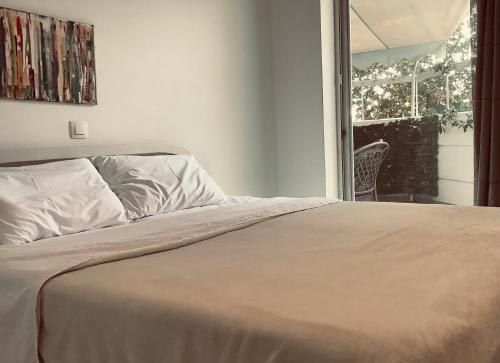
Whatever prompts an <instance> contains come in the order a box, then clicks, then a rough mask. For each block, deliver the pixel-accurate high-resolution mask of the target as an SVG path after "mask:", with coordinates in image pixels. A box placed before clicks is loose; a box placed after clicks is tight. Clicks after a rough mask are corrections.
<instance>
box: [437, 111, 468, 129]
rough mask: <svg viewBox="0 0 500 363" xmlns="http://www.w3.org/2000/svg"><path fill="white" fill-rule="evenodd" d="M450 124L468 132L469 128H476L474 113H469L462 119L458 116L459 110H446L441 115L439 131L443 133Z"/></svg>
mask: <svg viewBox="0 0 500 363" xmlns="http://www.w3.org/2000/svg"><path fill="white" fill-rule="evenodd" d="M448 126H451V127H456V128H458V129H462V130H464V132H467V130H469V129H473V128H474V119H473V118H472V114H471V113H469V114H467V117H466V118H465V119H460V118H459V117H458V113H457V110H453V109H451V110H445V111H444V113H443V114H442V115H441V116H440V117H439V123H438V128H439V133H441V134H442V133H443V132H445V131H446V128H447V127H448Z"/></svg>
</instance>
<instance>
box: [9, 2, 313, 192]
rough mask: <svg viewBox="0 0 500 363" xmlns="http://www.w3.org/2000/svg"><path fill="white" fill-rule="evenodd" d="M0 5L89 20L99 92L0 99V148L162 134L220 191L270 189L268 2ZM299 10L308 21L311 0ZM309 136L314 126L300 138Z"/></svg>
mask: <svg viewBox="0 0 500 363" xmlns="http://www.w3.org/2000/svg"><path fill="white" fill-rule="evenodd" d="M285 2H286V1H285ZM0 6H6V7H11V8H16V9H21V10H28V11H31V12H34V13H40V14H44V15H51V16H55V17H60V18H65V19H71V20H76V21H81V22H87V23H92V24H94V25H95V31H96V35H95V36H96V57H97V82H98V83H97V87H98V88H97V92H98V102H99V105H98V106H96V107H89V106H73V105H60V104H47V103H35V102H20V101H0V149H1V148H4V149H5V148H14V147H23V148H24V147H30V146H32V147H37V146H64V145H73V144H80V143H82V142H83V143H87V144H106V143H123V142H141V141H164V142H168V143H171V144H177V145H180V146H183V147H186V148H188V149H190V150H192V151H193V152H195V153H197V154H199V155H201V156H202V157H203V158H205V159H206V160H208V162H209V163H210V164H211V170H212V174H213V175H214V176H215V178H216V180H217V181H218V182H219V183H220V184H221V186H222V187H223V188H224V189H225V191H226V192H227V193H229V194H253V195H260V196H264V195H273V194H275V193H276V192H277V173H276V148H275V128H274V120H273V119H274V99H273V82H272V80H273V77H272V72H273V69H272V52H271V39H270V32H271V18H270V15H271V14H270V8H269V1H268V0H210V1H205V0H183V1H176V0H148V1H147V2H140V1H133V0H104V1H103V0H86V1H78V0H64V1H62V0H44V1H32V0H0ZM306 8H308V7H306ZM307 10H309V11H311V10H313V11H312V12H313V13H314V14H313V15H314V16H313V19H309V20H314V21H317V19H316V18H317V16H318V14H319V13H318V9H317V5H314V9H309V8H308V9H307ZM318 24H319V22H318ZM304 25H305V24H304ZM283 30H285V29H283ZM311 31H312V34H309V33H307V34H304V35H303V36H299V34H296V33H294V34H295V35H297V36H299V38H301V39H300V41H302V42H308V41H309V39H308V37H309V36H313V37H314V38H315V39H316V38H318V34H317V32H318V31H319V25H318V27H313V29H311ZM317 46H318V44H317V41H315V42H314V44H312V45H311V47H312V49H311V50H314V51H317ZM310 62H311V63H310ZM316 63H317V59H314V60H307V59H304V61H303V62H302V61H300V60H299V61H298V63H297V64H296V66H301V65H304V66H305V67H311V66H313V65H314V66H316V65H317V64H316ZM285 75H286V74H282V73H280V77H283V76H285ZM318 77H319V74H316V73H315V74H313V75H312V78H313V83H312V84H311V87H312V88H313V89H314V91H315V92H314V93H313V94H311V95H310V99H311V103H318V105H315V107H312V108H311V109H304V110H303V112H301V116H300V117H301V118H302V119H309V118H311V119H312V120H313V121H311V122H316V119H317V118H318V117H319V106H320V105H319V102H318V101H317V100H320V99H321V97H320V95H319V94H318V93H319V92H320V88H319V87H313V86H314V85H318V84H319V82H320V80H319V78H318ZM307 78H308V77H307ZM291 81H292V82H295V81H300V80H298V79H297V80H293V79H292V80H291ZM304 81H306V82H307V80H306V79H304ZM308 92H309V91H308ZM306 93H307V92H306ZM280 105H281V103H280ZM316 109H318V111H317V110H316ZM310 111H311V112H312V114H311V116H308V115H309V112H310ZM69 120H86V121H88V122H89V128H90V139H89V140H87V141H74V140H70V139H69V138H68V127H67V122H68V121H69ZM282 126H283V125H282V124H281V125H280V128H281V129H282ZM297 131H299V130H296V129H295V130H293V131H292V132H297ZM316 141H321V140H320V137H319V135H316V134H314V135H310V137H308V143H316ZM283 151H284V150H283V149H282V150H281V152H282V158H283V159H285V158H284V157H283ZM317 151H319V150H317ZM0 152H1V150H0ZM284 161H285V162H286V160H284ZM302 161H304V159H302ZM313 162H315V161H313ZM284 168H285V169H286V168H287V165H286V163H285V165H284ZM282 172H284V171H283V170H282ZM311 177H312V176H311ZM303 181H305V182H307V180H303ZM316 184H320V182H316V183H314V188H317V186H316ZM284 191H285V192H286V189H285V190H284Z"/></svg>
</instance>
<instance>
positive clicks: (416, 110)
mask: <svg viewBox="0 0 500 363" xmlns="http://www.w3.org/2000/svg"><path fill="white" fill-rule="evenodd" d="M405 1H406V0H401V1H400V2H403V3H404V2H405ZM365 2H366V1H365ZM406 2H408V6H409V5H410V2H409V1H406ZM363 4H364V3H363V1H362V0H358V1H355V2H353V5H352V7H357V8H356V9H355V10H356V12H355V15H354V18H355V19H358V20H359V21H357V22H356V23H355V24H354V23H353V26H352V34H351V37H352V44H353V54H352V59H353V67H352V77H353V79H352V118H353V139H354V148H355V185H356V200H358V201H363V200H379V201H392V202H413V203H447V204H461V205H472V204H473V120H472V77H471V36H472V34H471V27H470V15H469V13H468V9H467V8H464V9H463V12H461V14H464V13H467V14H466V15H465V17H463V18H457V19H448V20H453V21H456V22H455V24H456V25H455V26H454V27H450V28H448V29H444V27H438V26H437V25H436V27H435V29H434V28H433V29H431V30H435V33H436V34H437V33H439V32H440V36H437V35H436V36H434V38H433V35H432V34H433V33H432V32H431V31H429V32H427V33H428V34H429V35H428V36H427V38H425V39H423V38H422V35H421V34H419V33H418V32H417V31H416V30H415V29H414V28H409V27H407V26H403V25H401V26H400V25H398V23H397V22H395V23H394V24H395V25H394V27H393V29H392V32H399V34H398V37H397V41H396V40H395V39H396V38H395V37H394V36H393V35H392V34H391V32H390V31H387V30H384V28H383V27H381V26H378V25H376V24H378V23H380V22H382V23H383V22H387V21H391V16H392V15H391V11H392V9H391V8H390V7H389V6H388V8H387V9H379V10H382V11H377V13H376V14H375V13H373V12H371V10H370V9H372V8H371V7H370V6H364V5H363ZM386 4H390V2H383V3H380V6H382V7H383V6H387V5H386ZM421 10H422V11H419V12H418V15H411V16H418V17H420V19H417V18H416V19H413V20H412V21H414V22H415V23H416V22H418V20H421V23H422V24H427V25H426V26H428V25H429V22H427V21H426V19H422V18H425V17H426V14H427V12H426V9H421ZM445 10H446V9H445V8H443V14H442V16H443V18H445V17H446V16H447V15H448V14H447V12H446V11H445ZM435 11H436V9H434V15H432V16H435ZM453 13H454V14H455V13H456V14H459V13H460V11H458V12H457V11H455V12H453ZM381 14H383V16H384V19H377V17H376V16H378V17H380V16H382V15H381ZM399 15H400V14H399ZM399 15H398V14H396V13H395V14H394V17H397V16H399ZM429 16H430V15H429ZM393 20H394V21H396V20H397V19H396V18H395V19H393ZM427 20H428V19H427ZM453 21H451V22H450V23H453ZM371 25H373V26H371ZM431 27H432V25H431ZM367 31H369V32H371V33H372V35H373V37H371V38H370V37H368V36H367V34H368V33H367ZM405 32H406V33H405ZM427 33H426V34H427ZM445 33H446V37H445V38H447V39H448V40H447V41H442V39H445V38H443V34H445ZM439 38H441V39H439ZM373 39H377V40H378V42H379V44H378V45H377V44H376V43H375V42H374V41H373ZM368 40H370V42H369V43H370V44H368V43H367V44H365V43H366V42H368ZM364 42H365V43H364ZM402 42H404V44H402Z"/></svg>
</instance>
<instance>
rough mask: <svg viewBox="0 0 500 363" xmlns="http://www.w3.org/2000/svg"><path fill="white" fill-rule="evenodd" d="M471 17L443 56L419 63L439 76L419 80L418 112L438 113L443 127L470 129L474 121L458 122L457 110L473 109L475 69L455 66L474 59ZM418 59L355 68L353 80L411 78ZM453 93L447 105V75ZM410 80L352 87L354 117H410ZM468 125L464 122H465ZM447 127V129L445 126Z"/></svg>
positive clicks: (450, 40) (462, 25) (429, 58)
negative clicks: (366, 67)
mask: <svg viewBox="0 0 500 363" xmlns="http://www.w3.org/2000/svg"><path fill="white" fill-rule="evenodd" d="M472 36H473V34H472V33H471V30H470V26H469V19H466V20H465V21H464V22H463V23H462V24H461V25H460V26H459V28H458V29H457V31H456V32H455V33H454V34H453V35H452V36H451V38H450V39H449V40H448V43H447V49H446V50H447V52H446V57H445V58H444V59H438V58H437V57H436V56H427V57H425V58H423V59H421V60H420V61H419V63H418V71H419V72H425V71H435V72H437V73H439V75H438V76H436V77H433V78H429V79H426V80H424V81H420V82H418V111H419V114H420V115H430V114H438V115H440V116H441V118H442V120H443V121H442V124H443V125H444V126H446V125H451V126H454V127H460V128H463V129H464V130H465V131H467V130H468V129H469V128H471V127H472V121H470V122H469V121H467V122H466V121H459V120H458V118H457V117H456V116H457V112H466V111H470V110H471V109H472V71H471V67H470V66H468V67H465V68H464V69H462V70H457V69H456V64H457V63H460V62H463V61H469V60H471V58H472V52H471V37H472ZM414 69H415V62H413V61H409V60H407V59H402V60H400V61H399V62H397V63H396V64H393V65H391V66H389V67H386V66H384V65H381V64H379V63H376V64H373V65H372V66H370V67H369V68H368V69H358V68H356V67H354V68H353V70H352V73H353V82H357V81H369V80H377V79H391V78H399V77H411V76H412V75H413V71H414ZM447 76H448V85H449V92H450V105H449V106H450V107H449V109H447V107H446V77H447ZM411 88H412V86H411V83H410V82H407V83H399V84H397V83H395V84H387V85H375V86H368V87H362V88H361V87H356V88H354V89H353V94H352V102H353V118H354V119H356V120H360V119H362V113H363V109H364V118H365V119H369V120H373V119H384V118H402V117H410V116H411ZM463 122H465V124H463V125H462V123H463ZM443 130H444V128H443Z"/></svg>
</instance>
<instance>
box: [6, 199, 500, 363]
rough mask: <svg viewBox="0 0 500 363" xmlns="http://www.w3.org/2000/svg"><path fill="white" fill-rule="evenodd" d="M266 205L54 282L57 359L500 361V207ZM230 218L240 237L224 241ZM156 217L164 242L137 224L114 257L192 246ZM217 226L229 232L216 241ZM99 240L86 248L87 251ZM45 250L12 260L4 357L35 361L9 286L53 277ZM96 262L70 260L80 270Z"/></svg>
mask: <svg viewBox="0 0 500 363" xmlns="http://www.w3.org/2000/svg"><path fill="white" fill-rule="evenodd" d="M259 203H263V202H259ZM259 203H256V204H254V203H252V205H253V207H252V208H253V210H248V206H247V207H238V208H239V209H238V208H235V209H233V210H226V212H227V214H225V213H226V212H222V211H219V212H217V214H218V215H217V216H216V217H215V216H214V217H211V215H213V214H212V213H213V212H207V213H201V214H200V216H199V219H200V223H198V224H196V223H193V221H192V220H191V221H190V223H189V224H190V225H191V227H190V228H191V229H190V231H194V230H198V231H203V233H194V234H195V235H197V236H198V237H192V238H191V239H190V241H191V242H193V241H195V240H198V241H200V242H198V243H194V244H189V245H187V244H188V243H187V242H182V243H180V242H179V237H180V236H181V235H182V233H185V232H186V231H184V232H182V231H183V226H182V219H179V220H177V221H176V223H171V226H169V228H168V229H169V230H170V228H173V229H175V230H177V233H178V235H177V237H178V238H177V241H178V242H176V243H173V244H170V247H173V246H184V247H182V248H177V249H170V250H169V251H165V252H158V253H154V254H148V255H145V256H142V257H137V258H133V259H124V260H121V261H116V262H113V263H106V264H98V265H95V264H97V263H100V262H102V261H104V260H105V259H98V260H94V261H93V262H90V263H87V264H93V265H94V266H92V267H87V268H85V269H81V270H78V271H73V272H71V273H67V274H64V275H60V276H58V277H56V278H54V279H52V280H50V281H49V282H48V283H47V284H46V285H45V287H44V288H43V290H42V294H41V304H40V309H41V310H40V311H41V330H40V349H39V350H40V355H41V357H42V358H43V360H44V362H45V363H53V362H70V363H80V362H81V363H84V362H85V363H87V362H92V363H99V362H120V363H121V362H169V363H170V362H172V363H177V362H188V363H190V362H203V363H209V362H227V363H239V362H240V363H247V362H248V363H250V362H252V363H254V362H259V363H260V362H286V363H288V362H291V363H293V362H297V363H299V362H301V363H302V362H312V363H320V362H331V363H337V362H338V363H351V362H352V363H368V362H370V363H392V362H394V363H414V362H415V363H416V362H421V363H434V362H435V363H493V362H499V361H500V334H499V331H500V210H498V209H480V208H461V207H447V206H417V205H391V204H371V203H366V204H365V203H359V204H352V203H336V204H333V205H330V206H323V207H320V208H315V209H310V210H305V211H302V212H299V213H294V214H286V213H289V212H291V211H294V210H300V209H307V208H311V207H313V206H318V205H321V202H320V201H310V200H309V201H288V202H283V201H282V202H280V203H278V204H277V206H279V207H280V208H281V212H276V210H275V207H276V205H275V202H269V201H268V202H266V203H270V204H267V205H265V206H263V205H260V204H259ZM301 203H305V204H301ZM233 208H234V207H233ZM238 213H239V215H238ZM224 214H225V217H226V219H227V220H226V223H225V224H224V223H223V225H224V226H225V228H226V229H225V230H226V231H232V232H229V233H225V234H221V233H222V232H221V231H222V230H224V228H222V227H221V226H220V224H219V223H220V222H221V220H224V218H222V215H224ZM280 214H281V215H282V216H281V217H279V218H275V219H270V217H271V216H273V215H274V216H276V215H280ZM284 214H286V215H284ZM244 216H247V217H244ZM211 218H213V219H211ZM228 220H232V223H229V222H227V221H228ZM237 220H238V221H239V222H236V221H237ZM212 222H213V223H212ZM256 222H260V223H257V224H256ZM147 223H149V226H148V229H150V230H151V235H150V236H149V237H148V236H146V237H144V236H143V237H140V236H138V235H136V236H134V235H133V234H134V232H132V230H133V228H130V229H129V232H127V233H126V234H124V235H128V237H126V239H128V241H123V238H125V237H124V236H121V237H117V236H116V235H117V233H118V232H119V231H115V232H113V233H111V232H106V233H109V236H108V237H107V238H108V239H110V238H114V241H119V240H120V238H121V239H122V242H120V243H118V244H117V245H116V247H115V246H114V247H112V249H115V248H117V249H118V250H121V249H125V248H127V252H126V253H123V257H130V256H131V253H132V252H130V251H129V249H130V246H133V245H134V243H135V242H134V241H139V240H141V241H142V242H141V243H140V244H139V243H138V244H137V246H136V247H137V248H139V250H142V252H141V253H140V254H144V253H145V252H144V250H143V249H144V247H142V245H143V244H144V243H146V245H151V244H154V245H155V247H154V248H157V246H156V245H162V246H163V247H162V249H165V246H168V245H169V243H168V241H169V238H170V241H174V240H176V238H175V233H174V232H172V231H171V230H170V231H169V232H168V233H166V231H165V230H166V229H167V228H165V225H163V226H160V225H158V224H157V221H150V222H147ZM211 223H212V224H213V225H212V228H214V229H215V230H216V231H214V230H212V232H211V233H208V230H210V228H208V227H207V226H208V225H210V224H211ZM252 223H253V224H252ZM250 224H252V225H250ZM201 225H203V227H201ZM229 225H231V227H228V226H229ZM236 225H239V227H235V226H236ZM217 226H218V227H217ZM245 226H246V228H242V227H245ZM198 228H199V229H198ZM137 233H138V232H137ZM167 235H168V236H167ZM201 235H204V236H205V240H204V241H201V240H202V239H203V238H201V237H200V236H201ZM97 236H100V237H99V238H97ZM210 236H212V238H210V239H207V237H210ZM83 240H84V238H83V236H79V237H78V238H77V239H72V240H71V243H73V244H74V245H75V249H76V250H80V246H81V245H86V244H88V241H87V243H84V242H83ZM93 240H94V242H93V243H94V244H95V247H92V248H91V247H89V246H88V245H87V246H86V247H85V249H86V250H88V249H89V248H90V250H91V251H93V252H92V253H96V251H101V252H100V253H101V254H102V248H103V246H102V243H100V241H105V240H106V236H104V237H103V236H101V234H99V235H93ZM153 241H155V242H154V243H153ZM185 241H186V240H185ZM157 242H158V243H157ZM51 243H52V242H51ZM39 245H40V246H41V243H40V244H39ZM54 245H55V243H54ZM119 245H120V246H121V247H118V246H119ZM39 248H40V252H39V254H36V253H33V254H34V255H36V256H35V258H24V257H23V256H21V255H18V256H17V257H15V256H13V255H15V254H13V253H12V254H11V255H10V257H5V256H4V253H3V252H4V251H2V256H1V257H0V259H1V260H0V261H1V263H0V288H2V295H1V296H2V300H1V301H2V304H0V307H1V308H2V309H1V310H0V319H2V320H1V321H0V322H1V324H2V325H0V327H1V328H0V329H1V330H0V352H1V353H0V354H2V355H3V356H2V357H1V358H2V359H0V361H2V362H31V361H33V360H30V359H32V357H31V356H27V355H22V353H23V352H24V351H25V350H29V349H30V348H31V347H30V345H29V342H27V341H26V340H25V341H24V344H26V346H24V347H23V346H21V345H16V346H15V350H14V349H11V348H10V347H9V346H7V345H6V344H5V343H4V342H5V339H8V337H7V335H8V334H7V333H8V332H7V330H6V329H4V325H3V324H4V323H5V322H7V320H5V316H6V315H5V314H4V313H5V307H6V305H5V304H4V303H3V300H4V296H5V295H4V292H5V291H7V290H5V286H6V287H7V288H8V289H10V291H11V292H12V291H16V288H13V287H12V286H9V283H8V282H9V281H12V282H13V283H14V282H15V283H16V286H17V292H20V291H21V287H20V286H21V285H17V283H19V282H22V283H23V284H27V285H26V286H24V289H23V290H24V291H26V294H23V295H22V296H24V295H28V296H31V294H32V291H31V287H32V286H35V285H36V284H34V283H32V279H34V280H36V278H35V277H37V276H42V275H44V274H46V272H45V271H46V268H45V267H42V268H40V267H39V266H46V265H47V266H51V263H50V262H48V261H50V260H54V256H53V254H52V253H51V252H50V251H49V252H47V253H45V254H44V253H43V250H44V248H42V247H39ZM46 248H48V247H46ZM46 248H45V249H46ZM106 248H107V251H108V252H109V251H110V250H109V249H110V248H111V247H109V246H108V247H106ZM149 252H151V251H149ZM82 253H83V254H85V253H86V252H85V251H80V252H79V253H76V254H75V253H73V252H69V250H67V252H66V254H67V255H66V257H65V258H64V260H71V258H73V257H74V256H80V255H81V254H82ZM29 254H32V253H28V255H29ZM7 255H8V253H7ZM37 256H38V257H37ZM110 256H112V257H108V258H109V259H110V258H113V259H117V258H119V256H117V254H116V253H115V252H113V254H112V255H110ZM23 260H24V262H23V263H24V264H25V265H22V263H21V262H18V261H23ZM56 260H58V259H57V258H56ZM6 261H10V264H11V265H18V264H19V263H21V265H18V266H24V268H25V269H26V271H24V272H23V273H20V272H19V270H17V272H16V274H17V275H26V277H23V278H22V279H19V280H17V281H16V279H15V278H13V277H12V275H13V274H14V273H11V274H10V273H9V274H10V275H11V276H10V277H7V278H5V277H4V276H3V274H4V272H5V271H7V272H8V271H9V270H8V268H7V267H6V265H5V264H6ZM30 261H34V262H31V263H30ZM42 261H44V262H42ZM45 261H47V263H46V264H45ZM74 262H75V261H72V262H71V263H70V264H69V265H71V264H72V263H74ZM52 265H53V262H52ZM31 266H38V267H31ZM35 270H38V271H36V272H35ZM9 274H8V275H9ZM39 279H40V280H43V279H44V278H42V277H40V278H39ZM6 282H7V284H6V285H5V283H6ZM27 287H30V288H27ZM22 296H21V297H22ZM11 297H12V296H11V295H8V300H9V299H10V298H11ZM18 298H19V297H18ZM24 300H26V299H25V298H20V299H19V301H20V302H23V301H24ZM28 300H29V299H28ZM29 306H31V305H29V304H27V305H26V304H25V305H22V304H21V305H20V306H19V307H18V306H16V308H15V311H14V312H16V313H17V314H19V315H18V316H13V317H11V319H12V320H10V321H9V322H10V324H16V322H24V321H25V319H23V318H24V317H25V315H23V314H26V311H25V310H24V309H26V308H28V307H29ZM11 312H12V311H11ZM9 326H13V325H9ZM24 328H29V327H28V326H25V327H24ZM13 331H18V332H20V333H26V332H27V331H26V330H21V331H20V330H19V329H17V330H16V329H13ZM19 339H21V340H22V336H17V337H16V340H15V342H16V343H17V342H19ZM10 342H13V341H12V340H10ZM23 348H24V350H23ZM4 352H8V353H9V354H10V355H7V356H5V355H4ZM16 354H17V355H16ZM4 357H6V358H4ZM16 357H17V358H19V359H17V358H16Z"/></svg>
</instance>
